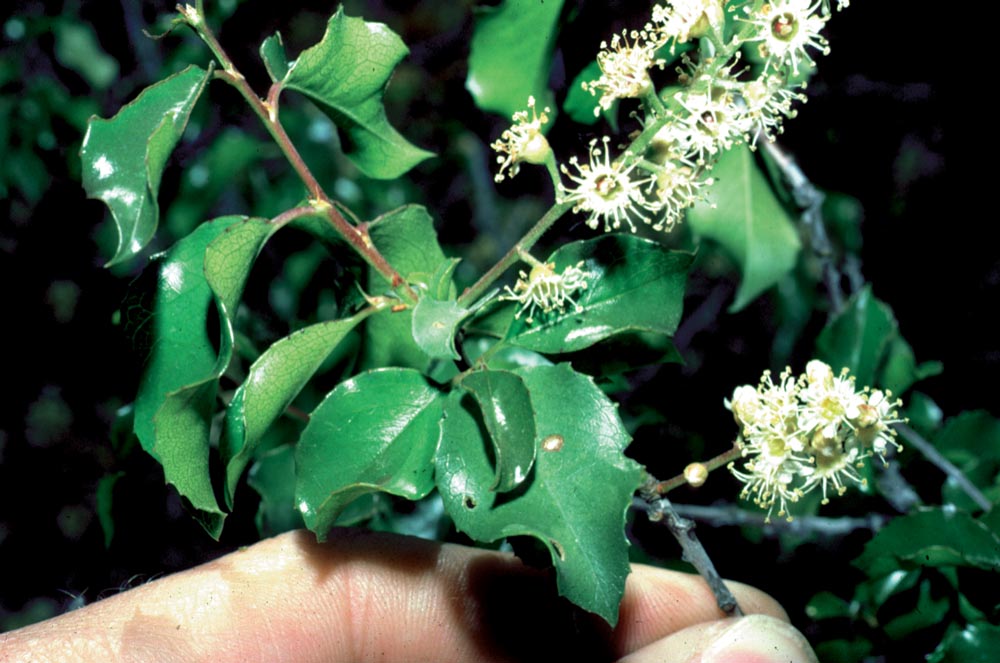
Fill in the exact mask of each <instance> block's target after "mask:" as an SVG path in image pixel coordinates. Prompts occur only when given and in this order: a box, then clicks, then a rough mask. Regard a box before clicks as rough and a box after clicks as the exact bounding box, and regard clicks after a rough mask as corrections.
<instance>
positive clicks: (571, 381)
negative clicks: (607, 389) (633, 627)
mask: <svg viewBox="0 0 1000 663" xmlns="http://www.w3.org/2000/svg"><path fill="white" fill-rule="evenodd" d="M515 374H516V375H518V376H520V377H521V379H522V380H523V381H524V385H525V387H527V390H528V392H529V393H530V395H531V404H532V407H533V409H534V411H535V427H536V438H537V439H538V440H539V446H538V447H537V451H536V458H535V465H534V470H533V471H532V472H531V473H530V474H529V476H528V478H527V479H526V480H525V481H524V482H523V483H522V484H521V485H520V486H518V487H517V488H516V489H515V490H513V491H511V492H509V493H498V492H497V491H495V490H493V486H494V485H495V483H496V471H495V469H494V465H493V462H492V460H491V453H490V449H491V442H490V440H489V439H488V438H489V434H488V433H487V431H486V429H485V424H484V423H483V421H482V417H481V416H480V406H479V405H477V404H476V400H475V399H474V398H473V397H472V396H470V395H466V394H465V393H463V391H461V390H455V391H454V392H452V394H451V395H450V396H449V398H448V400H447V404H446V405H445V419H444V422H443V424H442V438H441V446H440V450H439V451H438V454H437V457H436V459H435V464H436V468H437V469H436V481H437V486H438V491H439V492H440V493H441V496H442V498H443V499H444V504H445V509H446V510H447V511H448V513H449V514H450V515H451V517H452V519H454V521H455V525H456V526H457V527H458V529H460V530H461V531H463V532H465V533H466V534H468V535H469V536H471V537H473V538H474V539H477V540H479V541H495V540H497V539H501V538H504V537H511V536H522V535H527V536H532V537H534V538H536V539H538V540H539V541H540V542H541V543H542V545H544V546H545V547H546V549H547V550H548V551H549V554H550V555H551V557H552V562H553V564H554V565H555V569H556V573H557V581H558V586H559V593H560V594H562V595H563V596H565V597H566V598H568V599H569V600H570V601H572V602H574V603H576V604H577V605H579V606H581V607H582V608H584V609H586V610H589V611H591V612H595V613H597V614H598V615H600V616H601V617H603V618H604V619H605V620H607V621H608V622H609V623H611V624H614V623H615V622H616V621H617V619H618V604H619V602H620V601H621V597H622V593H623V592H624V590H625V577H626V576H627V575H628V572H629V564H628V541H627V540H626V539H625V533H624V526H625V514H626V512H627V510H628V508H629V506H630V504H631V500H632V494H633V493H634V491H635V490H636V489H637V488H638V486H639V483H640V481H641V471H640V467H639V465H637V464H636V463H635V462H633V461H632V460H630V459H628V458H626V457H625V456H624V454H623V453H622V452H623V450H624V449H625V447H626V445H627V444H628V442H629V435H628V433H627V432H626V431H625V427H624V426H623V424H622V422H621V419H620V418H619V417H618V412H617V409H616V408H615V406H614V404H613V403H612V402H611V401H610V400H608V398H607V397H606V396H605V395H604V394H603V393H602V392H601V390H600V389H598V388H597V386H595V385H594V383H593V381H592V380H591V379H590V378H588V377H586V376H583V375H580V374H579V373H576V372H574V371H573V370H572V369H571V368H570V367H569V366H568V365H566V364H560V365H558V366H538V367H533V368H525V369H520V370H517V371H515Z"/></svg>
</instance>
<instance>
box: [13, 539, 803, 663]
mask: <svg viewBox="0 0 1000 663" xmlns="http://www.w3.org/2000/svg"><path fill="white" fill-rule="evenodd" d="M330 538H331V542H330V543H327V544H317V543H316V542H315V540H314V539H313V538H312V535H311V534H308V533H305V532H295V533H289V534H285V535H281V536H278V537H275V538H273V539H268V540H266V541H263V542H260V543H258V544H256V545H254V546H251V547H248V548H246V549H244V550H242V551H238V552H235V553H232V554H230V555H226V556H224V557H222V558H220V559H218V560H216V561H214V562H210V563H208V564H205V565H202V566H200V567H197V568H195V569H191V570H188V571H185V572H182V573H179V574H176V575H174V576H170V577H168V578H164V579H161V580H158V581H155V582H153V583H150V584H148V585H144V586H142V587H138V588H135V589H133V590H130V591H128V592H125V593H123V594H121V595H118V596H116V597H112V598H110V599H107V600H104V601H101V602H99V603H96V604H92V605H90V606H88V607H86V608H84V609H82V610H79V611H76V612H73V613H69V614H68V615H65V616H63V617H61V618H58V619H55V620H51V621H49V622H44V623H42V624H38V625H35V626H32V627H28V628H26V629H22V630H21V631H15V632H13V633H10V634H4V635H2V636H0V651H4V652H7V653H10V655H11V660H14V661H17V660H32V661H38V662H40V663H44V662H45V661H48V660H52V661H62V660H84V661H86V660H95V661H96V660H101V661H129V660H141V661H159V660H163V661H175V660H186V661H199V660H204V661H212V663H224V662H226V661H238V662H239V663H249V662H251V661H268V662H274V663H280V662H282V661H296V662H299V661H303V662H308V661H325V662H329V661H352V662H353V661H393V660H397V661H420V660H428V661H431V660H433V661H444V660H456V661H460V660H479V661H493V660H496V661H502V660H518V659H522V660H523V656H524V655H525V652H526V651H528V650H526V649H525V648H524V647H525V646H526V645H523V643H531V642H534V641H536V639H539V638H540V640H538V641H540V642H545V643H547V645H546V646H548V647H550V648H551V649H552V651H553V652H562V653H564V654H565V653H566V652H567V651H569V650H568V649H566V647H567V646H568V647H571V648H573V649H576V650H578V651H581V652H588V651H589V653H590V654H592V655H593V654H595V652H598V651H600V652H601V653H602V655H601V656H599V657H597V656H595V657H592V659H593V658H605V657H606V658H608V659H609V660H610V659H611V658H614V657H617V656H621V655H623V654H625V653H628V652H630V651H633V650H635V649H637V648H640V647H642V646H645V645H647V644H649V643H651V642H653V641H655V640H657V639H659V638H662V637H663V636H664V635H666V634H669V633H672V632H674V631H676V630H678V629H683V628H685V627H687V626H690V625H692V624H696V623H700V622H704V621H708V620H713V619H717V618H718V617H719V612H718V609H717V608H716V607H715V603H714V599H713V598H712V596H711V594H710V593H709V592H708V589H707V588H706V587H704V583H702V582H701V580H700V579H699V578H697V577H694V576H688V575H685V574H679V573H674V572H670V571H664V570H660V569H653V568H650V567H642V566H636V567H634V569H633V573H632V575H631V576H630V578H629V581H628V585H627V589H626V595H625V599H624V601H623V604H622V609H621V619H620V621H619V627H618V628H617V629H616V630H615V631H614V632H613V633H612V632H611V630H610V629H608V628H607V627H606V626H605V627H602V626H601V623H600V620H596V619H594V618H593V617H591V616H589V615H585V614H580V611H577V612H576V613H574V612H573V609H572V606H569V605H568V604H567V603H565V602H564V601H563V600H562V599H559V598H558V597H557V596H556V595H555V592H554V591H553V585H554V583H553V582H552V579H551V578H549V577H546V574H545V573H544V572H540V571H536V570H531V569H527V568H525V567H524V566H523V565H522V564H521V563H520V562H519V561H518V560H516V558H513V557H512V556H509V555H504V554H501V553H495V552H490V551H483V550H476V549H470V548H464V547H461V546H452V545H440V544H436V543H432V542H426V541H419V540H416V539H410V538H406V537H398V536H393V535H387V534H377V533H371V532H365V531H362V530H342V531H338V532H336V533H334V534H332V535H331V537H330ZM733 589H734V592H735V593H736V595H737V597H738V599H739V600H740V603H741V605H743V606H744V609H746V610H748V611H761V612H765V613H767V614H773V615H775V616H778V617H783V616H784V613H783V612H782V611H781V608H780V607H779V606H778V605H777V604H776V603H775V602H774V601H773V600H771V599H769V598H768V597H766V595H764V594H762V593H760V592H758V591H756V590H753V589H752V588H746V587H742V586H735V587H734V588H733ZM562 615H569V617H568V618H563V617H560V616H562ZM564 640H565V641H566V642H567V643H568V644H566V645H565V646H564V645H563V644H562V643H563V641H564ZM603 643H606V644H604V646H606V649H604V650H602V649H600V647H601V646H602V644H603ZM519 647H520V648H519ZM530 651H531V652H532V653H533V654H538V653H540V652H539V651H538V650H537V649H531V650H530ZM18 652H21V653H22V654H24V655H25V656H27V654H26V652H30V653H31V658H30V659H28V658H26V657H25V658H22V659H19V658H18V656H17V653H18Z"/></svg>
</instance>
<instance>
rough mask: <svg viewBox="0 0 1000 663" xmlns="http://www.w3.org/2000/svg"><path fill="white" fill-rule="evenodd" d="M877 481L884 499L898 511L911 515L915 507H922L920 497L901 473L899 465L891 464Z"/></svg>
mask: <svg viewBox="0 0 1000 663" xmlns="http://www.w3.org/2000/svg"><path fill="white" fill-rule="evenodd" d="M876 481H877V482H878V490H879V492H880V493H882V497H884V498H885V501H886V502H888V503H889V504H891V505H892V508H894V509H895V510H896V511H899V512H900V513H909V512H910V511H912V510H913V508H914V507H916V506H920V502H921V500H920V496H919V495H917V491H916V490H914V489H913V486H911V485H910V483H909V482H908V481H907V480H906V478H905V477H904V476H903V474H902V472H900V471H899V464H898V463H889V467H886V468H885V469H884V470H883V471H882V472H881V473H880V474H879V476H878V478H877V479H876Z"/></svg>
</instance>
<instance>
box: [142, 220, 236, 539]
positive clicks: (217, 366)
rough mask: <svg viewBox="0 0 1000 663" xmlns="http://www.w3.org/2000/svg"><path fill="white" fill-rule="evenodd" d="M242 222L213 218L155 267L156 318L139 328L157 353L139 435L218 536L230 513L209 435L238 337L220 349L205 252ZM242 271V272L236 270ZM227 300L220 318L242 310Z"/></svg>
mask: <svg viewBox="0 0 1000 663" xmlns="http://www.w3.org/2000/svg"><path fill="white" fill-rule="evenodd" d="M241 223H243V219H242V217H223V218H220V219H215V220H214V221H209V222H207V223H204V224H202V225H201V226H199V227H198V229H197V230H195V232H193V233H192V234H191V235H188V236H187V237H185V238H184V239H182V240H181V241H179V242H178V243H177V244H176V245H174V247H173V248H171V249H170V250H169V251H167V252H166V253H164V254H162V255H161V256H159V257H158V258H157V260H156V261H155V262H154V263H153V264H151V265H150V267H149V269H155V270H156V272H157V290H156V294H155V299H154V304H153V308H152V311H150V312H148V313H147V314H146V315H148V319H147V320H146V321H145V322H144V323H141V324H140V325H139V326H141V327H145V328H146V331H147V333H148V334H150V341H149V344H150V348H149V356H148V358H147V364H146V373H145V375H144V377H143V380H142V384H141V385H140V388H139V393H138V395H137V396H136V402H135V433H136V435H137V436H138V438H139V441H140V442H141V443H142V447H143V448H144V449H145V450H146V451H148V452H149V453H150V454H151V455H152V456H153V457H154V458H156V459H157V460H158V461H159V462H160V464H161V465H163V472H164V475H165V477H166V480H167V482H168V483H170V484H173V485H174V486H175V487H176V488H177V490H178V492H180V494H181V495H183V496H184V497H185V498H187V499H188V500H189V501H190V503H191V505H192V507H194V509H195V510H196V511H198V512H199V519H200V521H201V522H202V523H203V524H204V525H205V526H206V528H207V529H208V530H209V532H210V533H212V534H213V535H214V536H218V534H219V532H220V531H221V528H222V520H223V518H224V514H223V512H222V510H221V509H219V506H218V503H217V502H216V499H215V490H214V488H213V487H212V482H211V478H210V476H209V447H210V442H209V434H210V429H211V416H212V410H213V408H214V404H215V394H216V379H217V378H218V377H219V375H221V374H222V371H223V370H225V367H226V366H227V365H228V363H229V357H230V354H231V350H232V338H231V336H229V335H228V330H229V326H228V323H224V324H223V325H222V334H221V338H220V339H219V345H220V350H219V351H218V352H217V351H216V349H215V346H214V344H213V340H212V338H210V337H209V335H208V322H209V311H210V308H211V307H212V306H215V303H214V294H213V292H212V289H211V287H210V286H209V284H208V281H207V280H206V278H205V253H206V251H207V249H208V247H209V245H210V244H211V243H212V242H213V241H214V240H216V239H217V238H219V237H220V236H222V235H223V233H225V231H226V229H227V228H229V227H233V226H234V225H237V224H241ZM233 268H235V269H242V267H237V266H235V265H233ZM228 294H229V295H230V299H229V300H228V301H223V302H220V307H219V308H220V317H223V318H224V317H225V313H224V311H226V310H232V308H234V307H235V299H234V296H235V295H237V294H238V293H236V292H234V290H233V289H232V288H230V289H228Z"/></svg>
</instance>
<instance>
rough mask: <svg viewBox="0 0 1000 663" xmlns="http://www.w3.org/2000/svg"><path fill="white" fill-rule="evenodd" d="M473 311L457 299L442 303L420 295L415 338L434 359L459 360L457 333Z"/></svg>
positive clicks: (416, 313) (416, 307) (415, 320)
mask: <svg viewBox="0 0 1000 663" xmlns="http://www.w3.org/2000/svg"><path fill="white" fill-rule="evenodd" d="M470 313H472V311H471V310H470V309H467V308H462V307H461V306H459V305H458V304H457V303H456V302H454V301H447V302H441V301H438V300H436V299H431V298H430V297H421V299H420V301H419V302H417V305H416V306H415V307H414V308H413V316H412V324H413V340H414V341H416V343H417V345H418V346H419V347H420V349H421V350H423V351H424V352H426V353H427V355H428V356H430V357H432V358H434V359H459V358H460V357H459V354H458V350H456V349H455V333H456V332H457V330H458V325H460V324H461V323H462V320H464V319H465V318H467V317H468V316H469V314H470Z"/></svg>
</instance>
